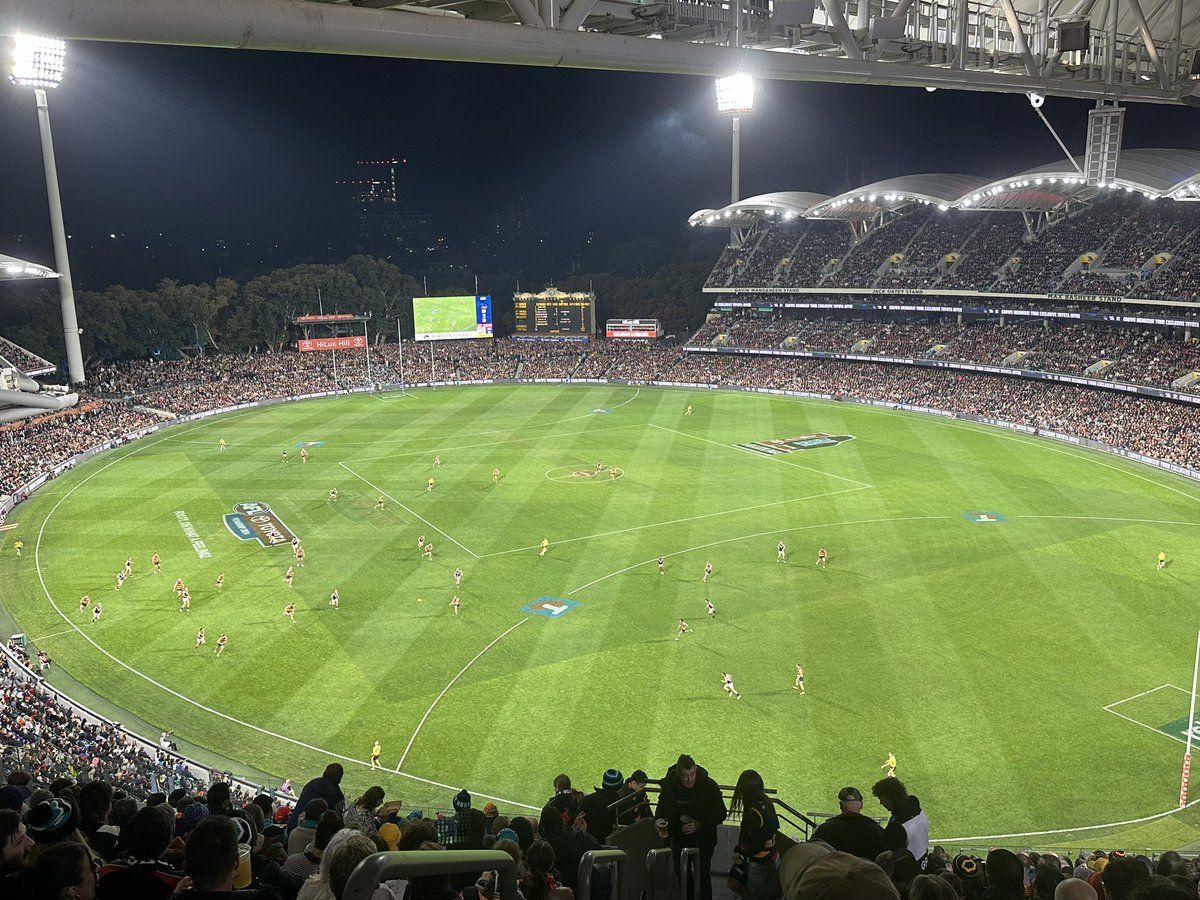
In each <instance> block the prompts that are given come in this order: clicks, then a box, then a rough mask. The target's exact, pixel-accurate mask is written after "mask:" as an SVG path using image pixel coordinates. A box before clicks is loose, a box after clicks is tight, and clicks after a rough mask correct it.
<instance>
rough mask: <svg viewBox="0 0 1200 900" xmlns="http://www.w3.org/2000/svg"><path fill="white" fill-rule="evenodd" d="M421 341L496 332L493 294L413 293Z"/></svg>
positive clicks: (452, 338) (490, 334) (459, 337)
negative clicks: (455, 295) (493, 325)
mask: <svg viewBox="0 0 1200 900" xmlns="http://www.w3.org/2000/svg"><path fill="white" fill-rule="evenodd" d="M413 328H414V331H415V332H416V338H417V340H418V341H455V340H459V339H462V338H490V337H491V336H492V297H491V295H490V294H485V295H484V296H482V297H413Z"/></svg>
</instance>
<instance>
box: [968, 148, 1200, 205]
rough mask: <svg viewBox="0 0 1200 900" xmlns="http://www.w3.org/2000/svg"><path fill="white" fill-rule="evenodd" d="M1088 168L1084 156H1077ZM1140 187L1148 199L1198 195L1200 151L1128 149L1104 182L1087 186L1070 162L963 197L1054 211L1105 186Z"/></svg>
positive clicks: (979, 202) (970, 200) (971, 201)
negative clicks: (1069, 201)
mask: <svg viewBox="0 0 1200 900" xmlns="http://www.w3.org/2000/svg"><path fill="white" fill-rule="evenodd" d="M1074 159H1075V162H1076V163H1077V164H1078V165H1079V166H1080V168H1082V167H1083V164H1084V159H1083V157H1082V156H1077V157H1075V158H1074ZM1122 188H1123V189H1124V190H1126V191H1138V192H1140V193H1142V194H1145V195H1146V196H1147V197H1172V198H1174V199H1176V200H1183V199H1196V197H1197V196H1198V193H1197V192H1198V191H1200V151H1196V150H1169V149H1168V150H1161V149H1160V150H1124V151H1122V152H1121V157H1120V160H1119V162H1118V164H1117V177H1116V178H1115V179H1114V180H1113V181H1112V182H1110V183H1108V184H1104V185H1092V184H1088V183H1087V182H1086V181H1085V180H1084V179H1083V176H1081V175H1080V174H1079V170H1078V169H1076V168H1075V166H1073V165H1071V164H1070V163H1069V162H1068V161H1067V160H1065V159H1064V160H1062V161H1061V162H1053V163H1049V164H1048V165H1044V166H1037V167H1035V168H1033V169H1028V170H1026V171H1024V172H1022V173H1021V174H1019V175H1014V176H1012V177H1010V178H1001V179H998V180H996V181H993V182H990V183H988V184H985V185H983V186H981V187H980V188H979V189H978V190H976V191H974V192H972V193H970V194H968V195H966V196H964V197H962V198H961V199H960V201H959V203H958V205H959V206H960V207H962V208H964V209H966V208H970V209H1006V210H1034V209H1049V208H1053V207H1056V206H1059V205H1061V204H1063V203H1065V202H1067V201H1068V200H1081V201H1082V200H1089V199H1091V198H1093V197H1095V196H1096V195H1097V194H1099V193H1100V192H1101V191H1103V190H1118V189H1122Z"/></svg>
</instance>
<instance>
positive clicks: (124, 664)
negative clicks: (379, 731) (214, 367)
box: [33, 426, 539, 809]
mask: <svg viewBox="0 0 1200 900" xmlns="http://www.w3.org/2000/svg"><path fill="white" fill-rule="evenodd" d="M198 427H203V426H198ZM159 443H162V441H155V442H153V443H149V444H146V443H140V445H139V446H137V447H135V448H134V449H132V450H131V451H130V452H129V453H126V454H124V455H123V456H121V457H119V458H117V459H114V460H112V461H111V462H109V463H106V464H105V465H103V466H99V467H97V468H96V471H95V472H92V473H89V474H88V475H86V476H85V477H84V478H82V479H80V481H79V483H78V484H76V485H75V486H74V487H72V488H71V489H70V490H68V491H67V492H66V493H65V494H63V495H62V496H61V497H60V498H59V499H58V502H57V503H55V504H54V506H52V507H51V508H50V512H48V513H47V514H46V517H45V518H44V519H43V520H42V524H41V526H40V527H39V528H38V536H37V543H36V546H35V547H34V553H33V556H34V567H35V569H36V570H37V576H38V582H39V583H40V584H41V586H42V593H43V594H45V595H46V599H47V600H48V601H49V603H50V606H51V607H52V608H53V609H54V611H55V612H56V613H58V615H59V616H60V617H61V618H62V620H63V621H64V622H66V623H67V625H69V626H70V629H69V630H71V631H74V632H76V633H77V634H78V635H79V636H80V637H81V638H83V639H84V640H85V641H87V642H88V643H89V644H91V645H92V646H93V647H94V648H96V650H97V651H99V652H100V653H101V654H103V655H104V656H107V657H108V658H109V659H111V660H112V661H113V662H114V663H116V664H117V665H118V666H120V667H121V668H122V669H124V670H125V671H127V672H129V673H130V674H132V675H136V676H137V677H138V678H141V679H143V680H144V681H146V682H148V683H150V684H152V685H154V686H155V687H156V688H158V689H159V690H161V691H163V692H165V693H167V694H170V695H171V696H172V697H175V698H177V699H179V700H182V701H183V702H184V703H188V704H190V705H192V706H194V707H196V708H197V709H199V710H201V711H203V712H206V713H209V714H211V715H214V716H217V717H218V718H221V719H224V720H225V721H227V722H231V723H233V724H234V725H241V726H242V727H243V728H248V729H250V730H251V731H255V732H258V733H259V734H262V735H266V736H267V737H271V738H275V739H276V740H280V741H283V742H284V743H287V744H291V745H293V746H295V747H300V748H301V749H304V750H311V751H313V752H314V753H320V754H322V755H324V756H329V757H332V758H333V759H338V760H341V761H343V762H349V763H354V764H355V765H359V766H363V767H365V768H367V769H370V768H371V766H370V763H366V762H363V761H362V760H361V759H355V758H354V757H352V756H346V755H344V754H341V753H333V752H330V751H329V750H324V749H322V748H321V747H316V746H313V745H312V744H306V743H305V742H304V741H298V740H296V739H295V738H290V737H287V736H286V735H282V734H277V733H275V732H274V731H268V730H267V729H266V728H263V727H261V726H259V725H252V724H251V723H249V722H243V721H242V720H241V719H236V718H234V717H233V716H231V715H229V714H228V713H223V712H221V711H220V710H217V709H213V708H212V707H210V706H205V705H204V704H203V703H200V702H199V701H198V700H193V699H192V698H191V697H188V696H187V695H185V694H181V693H179V692H178V691H176V690H172V689H171V688H169V687H167V686H166V685H165V684H163V683H161V682H159V681H156V680H155V679H153V678H151V677H150V676H149V675H147V674H146V673H145V672H140V671H138V670H137V669H135V668H134V667H133V666H131V665H129V663H127V662H125V661H123V660H120V659H117V657H115V656H114V655H113V654H112V653H110V652H109V651H108V650H106V649H104V648H103V647H101V646H100V645H99V644H98V643H96V641H95V640H93V639H92V638H91V637H90V636H89V635H88V634H87V633H86V632H85V631H83V629H81V628H80V627H79V626H78V625H76V624H75V623H74V622H72V621H71V619H70V618H69V617H68V616H67V614H66V613H64V612H63V611H62V609H61V608H60V607H59V605H58V604H57V603H55V602H54V597H53V596H52V595H51V593H50V589H49V588H48V587H47V586H46V579H45V577H44V574H43V571H42V565H41V546H42V537H43V535H44V534H45V531H46V525H47V523H48V522H49V521H50V519H51V517H52V516H53V515H54V513H55V512H56V511H57V510H58V508H59V507H60V506H62V504H63V503H65V502H66V500H67V499H68V498H69V497H70V496H71V495H72V494H74V493H75V492H76V491H77V490H79V488H81V487H83V485H85V484H87V483H88V482H89V481H91V480H92V479H93V478H94V477H96V476H97V475H99V474H100V473H101V472H104V471H105V470H107V469H109V468H111V467H112V466H115V465H116V464H117V463H119V462H123V461H124V460H125V459H127V458H128V457H130V456H133V455H134V454H136V453H140V452H141V451H142V450H148V449H150V448H151V447H154V446H157V445H158V444H159ZM522 621H524V620H522ZM518 624H519V623H518ZM510 630H511V629H510ZM506 633H507V632H506ZM501 637H503V635H501ZM489 646H490V645H489ZM395 774H397V775H400V776H401V777H404V778H408V779H411V780H412V781H417V782H420V783H422V784H427V785H429V786H431V787H440V788H444V789H446V790H448V791H453V790H454V789H455V788H454V785H449V784H443V783H442V782H440V781H433V780H431V779H429V778H422V777H421V776H419V775H410V774H409V773H407V772H396V773H395ZM480 796H485V797H488V796H489V795H487V794H481V795H480ZM490 799H492V800H496V801H498V802H500V803H508V804H511V805H513V806H519V807H521V808H522V809H538V808H539V807H535V806H530V805H529V804H528V803H520V802H519V801H516V800H508V799H506V798H503V797H490Z"/></svg>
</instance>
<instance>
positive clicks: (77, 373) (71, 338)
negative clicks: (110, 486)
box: [9, 35, 83, 384]
mask: <svg viewBox="0 0 1200 900" xmlns="http://www.w3.org/2000/svg"><path fill="white" fill-rule="evenodd" d="M13 43H14V46H13V67H12V74H10V75H9V80H10V81H11V82H12V83H13V84H15V85H17V86H18V87H31V88H33V96H34V98H35V99H36V100H37V111H38V128H39V130H40V131H41V136H42V165H43V166H44V167H45V170H46V194H47V196H48V199H49V201H50V233H51V234H52V236H53V238H54V265H55V268H57V269H58V271H59V274H60V276H61V277H60V278H59V279H58V297H59V303H60V306H61V307H62V323H63V338H64V339H65V341H66V345H67V372H68V375H69V377H70V380H71V383H72V384H79V383H80V382H82V381H83V352H82V350H81V349H80V346H79V322H78V321H77V320H76V317H75V290H74V288H73V287H72V285H71V264H70V262H69V261H68V260H67V232H66V228H65V227H64V226H63V215H62V199H61V198H60V197H59V194H58V168H57V167H56V166H55V164H54V144H53V142H52V141H51V139H50V108H49V107H48V106H47V105H46V89H47V88H53V87H57V86H58V83H59V82H60V81H62V77H63V62H64V60H65V59H66V55H67V44H66V42H65V41H60V40H58V39H57V38H47V37H35V36H32V35H17V36H16V37H15V38H14V39H13Z"/></svg>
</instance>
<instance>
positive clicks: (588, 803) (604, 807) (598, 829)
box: [583, 769, 625, 844]
mask: <svg viewBox="0 0 1200 900" xmlns="http://www.w3.org/2000/svg"><path fill="white" fill-rule="evenodd" d="M624 783H625V777H624V776H623V775H622V774H621V772H620V770H619V769H609V770H608V771H606V772H605V773H604V777H603V779H602V780H601V784H600V787H598V788H596V789H595V790H594V791H593V792H592V793H590V794H588V795H587V796H586V797H584V798H583V813H584V815H585V816H586V817H587V832H588V834H590V835H591V836H592V837H594V838H595V839H596V840H598V841H599V842H600V843H601V844H603V843H604V842H605V841H607V840H608V836H609V835H610V834H612V831H613V828H615V827H616V824H617V809H616V807H615V806H614V805H613V804H615V803H617V801H618V800H620V799H621V795H620V790H621V786H622V785H623V784H624Z"/></svg>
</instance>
